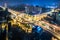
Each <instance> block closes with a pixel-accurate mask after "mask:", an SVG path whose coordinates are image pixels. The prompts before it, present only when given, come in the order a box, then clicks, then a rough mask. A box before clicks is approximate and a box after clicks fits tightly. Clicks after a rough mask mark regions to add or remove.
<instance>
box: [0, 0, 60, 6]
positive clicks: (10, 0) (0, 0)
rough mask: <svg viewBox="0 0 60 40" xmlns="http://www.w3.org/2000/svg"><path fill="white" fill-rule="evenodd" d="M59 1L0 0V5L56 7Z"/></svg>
mask: <svg viewBox="0 0 60 40" xmlns="http://www.w3.org/2000/svg"><path fill="white" fill-rule="evenodd" d="M59 1H60V0H0V5H1V4H3V3H5V2H7V3H8V5H18V4H21V3H24V4H30V5H40V6H46V5H48V6H52V5H54V6H56V4H57V3H58V2H59ZM59 4H60V3H59Z"/></svg>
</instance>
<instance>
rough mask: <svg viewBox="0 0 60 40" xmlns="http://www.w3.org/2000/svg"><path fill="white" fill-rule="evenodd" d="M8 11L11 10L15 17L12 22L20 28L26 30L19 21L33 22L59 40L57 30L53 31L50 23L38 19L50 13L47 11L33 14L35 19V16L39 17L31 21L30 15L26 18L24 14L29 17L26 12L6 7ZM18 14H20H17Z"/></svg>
mask: <svg viewBox="0 0 60 40" xmlns="http://www.w3.org/2000/svg"><path fill="white" fill-rule="evenodd" d="M2 8H3V9H4V7H2ZM8 11H9V12H11V14H13V15H15V18H13V19H14V20H15V22H14V23H16V24H19V26H20V27H21V28H22V29H24V30H25V31H26V29H27V28H25V26H23V25H22V24H20V23H33V24H35V25H39V26H41V27H42V28H43V29H44V30H46V31H48V32H50V33H51V34H52V35H54V36H55V37H56V38H57V39H58V40H60V34H59V33H57V32H55V31H53V30H54V29H51V25H50V24H47V23H44V22H42V21H39V20H41V18H43V17H46V16H47V14H48V13H50V12H47V13H46V15H45V13H43V14H40V15H36V16H34V17H33V18H34V19H35V18H36V17H39V18H40V19H39V18H38V19H39V20H38V21H36V20H33V21H32V19H33V18H31V17H30V19H31V20H28V19H27V18H25V16H27V17H29V16H28V15H27V14H25V13H20V12H17V11H14V10H11V9H8ZM18 15H20V16H18ZM19 19H20V20H19ZM14 20H13V21H14ZM42 24H46V26H44V25H42ZM47 25H48V26H47ZM47 27H48V28H47ZM52 28H55V27H52ZM30 31H31V30H30Z"/></svg>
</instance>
